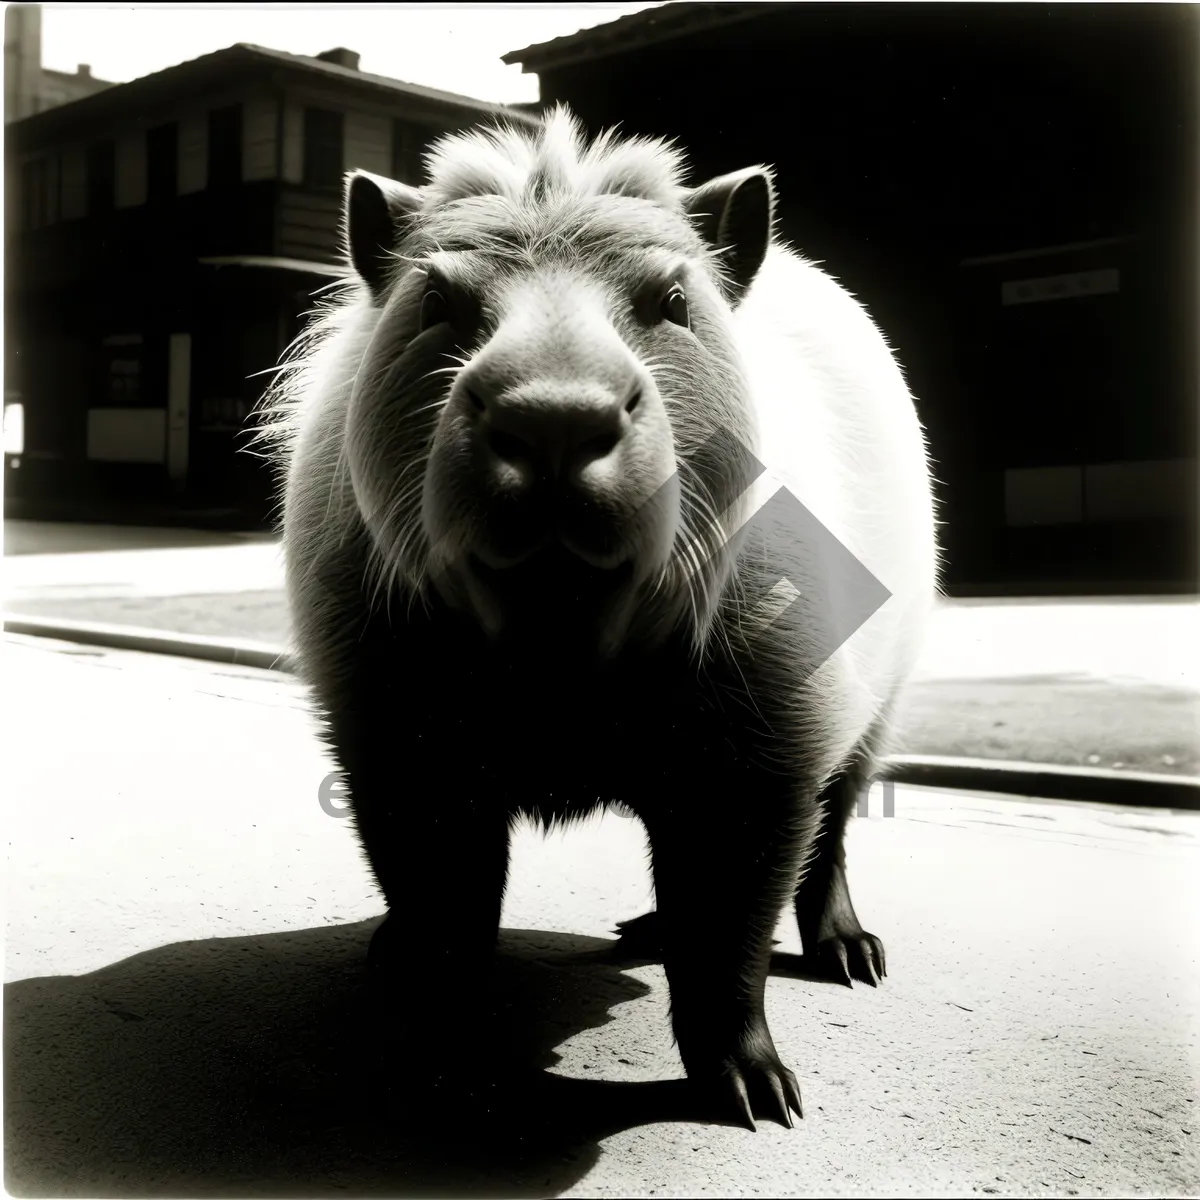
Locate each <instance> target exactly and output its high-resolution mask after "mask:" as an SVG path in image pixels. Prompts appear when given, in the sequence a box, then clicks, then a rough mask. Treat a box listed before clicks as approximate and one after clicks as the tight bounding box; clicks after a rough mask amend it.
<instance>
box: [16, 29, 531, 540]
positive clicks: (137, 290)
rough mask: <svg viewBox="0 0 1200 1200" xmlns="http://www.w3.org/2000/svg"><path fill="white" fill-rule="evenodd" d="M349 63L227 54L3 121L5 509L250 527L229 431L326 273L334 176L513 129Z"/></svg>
mask: <svg viewBox="0 0 1200 1200" xmlns="http://www.w3.org/2000/svg"><path fill="white" fill-rule="evenodd" d="M357 68H358V58H357V55H355V54H353V53H352V52H350V51H347V50H341V49H339V50H335V51H330V52H329V53H328V54H326V55H322V56H319V57H318V58H302V57H299V56H294V55H289V54H284V53H281V52H277V51H272V50H266V49H262V48H260V47H252V46H234V47H231V48H229V49H227V50H222V51H220V52H218V53H216V54H210V55H207V56H205V57H203V58H199V59H196V60H194V61H192V62H188V63H184V64H182V65H180V66H177V67H173V68H171V69H169V70H166V71H162V72H159V73H157V74H155V75H151V76H147V77H145V78H143V79H139V80H135V81H133V82H132V83H128V84H123V85H120V86H117V87H113V88H109V89H107V90H105V91H103V92H101V93H99V94H97V95H94V96H91V97H89V98H87V99H85V100H82V101H79V102H76V103H73V104H69V105H67V106H64V107H60V108H55V109H50V110H48V111H45V112H41V113H38V114H35V115H33V116H30V117H27V118H25V119H24V120H21V121H17V122H15V123H13V124H12V125H10V126H9V128H8V137H7V142H6V171H5V178H6V192H7V195H6V203H7V213H6V220H5V233H6V254H5V289H6V302H5V395H6V410H7V411H6V416H7V417H8V418H10V419H9V420H7V421H6V425H7V426H8V432H9V434H10V438H9V445H7V446H6V450H7V451H8V453H7V454H6V471H5V493H6V503H7V505H8V511H9V512H10V513H12V514H13V515H22V514H23V515H28V516H53V517H57V518H60V519H69V520H79V519H88V518H104V519H110V520H135V521H143V522H153V521H162V520H176V519H178V520H188V521H193V522H197V521H202V522H212V521H224V522H229V523H233V524H243V525H244V524H257V523H261V522H263V521H265V520H266V519H267V518H268V516H269V513H270V511H271V508H272V480H271V477H270V473H269V471H268V470H267V468H266V467H265V466H264V464H263V463H262V462H261V461H260V460H259V459H257V458H255V457H254V456H252V455H250V454H248V453H246V452H245V447H246V446H247V442H248V438H247V434H248V431H249V425H248V417H249V416H250V413H251V411H252V410H253V408H254V407H255V406H256V404H257V403H258V401H259V400H260V399H261V396H262V394H263V390H264V386H265V384H266V382H267V380H266V378H265V376H264V373H267V372H269V371H270V370H271V368H272V367H273V366H274V365H275V364H276V363H277V362H278V360H279V358H280V356H281V354H282V353H283V351H284V350H285V348H286V347H287V346H288V345H289V344H290V342H291V341H292V340H293V338H294V337H295V335H296V334H297V333H298V332H299V331H300V329H301V327H302V322H303V319H304V316H305V314H306V313H307V312H308V311H310V310H311V308H312V305H313V293H314V291H315V290H317V289H319V288H320V287H322V286H323V285H326V284H328V283H330V282H331V281H333V280H336V279H337V278H340V277H341V275H342V269H343V268H342V262H341V246H340V219H341V199H342V187H343V178H344V172H345V171H347V170H349V169H353V168H364V169H367V170H370V171H374V172H377V173H379V174H383V175H391V176H393V177H395V178H400V179H403V180H406V181H409V182H418V181H419V174H420V171H421V154H422V151H423V150H424V148H425V146H426V145H427V144H428V143H429V142H430V141H431V140H432V139H433V138H434V137H436V136H438V135H440V134H442V133H445V132H447V131H450V130H453V129H458V128H462V127H464V126H467V125H470V124H474V123H476V122H477V121H479V120H481V119H484V118H486V117H490V116H494V115H499V114H503V115H505V116H508V117H511V118H512V119H516V120H524V121H528V120H530V118H528V117H526V116H523V115H521V114H515V115H514V114H512V113H511V112H510V111H509V110H507V109H501V108H500V107H499V106H495V105H489V104H486V103H484V102H481V101H475V100H471V99H468V98H466V97H462V96H455V95H451V94H448V93H443V92H438V91H435V90H432V89H428V88H422V87H417V86H415V85H408V84H403V83H400V82H398V81H396V80H391V79H385V78H381V77H378V76H372V75H366V74H363V73H361V72H360V71H359V70H358V69H357ZM17 431H19V436H18V433H17ZM14 443H16V444H14ZM14 451H17V452H16V453H14Z"/></svg>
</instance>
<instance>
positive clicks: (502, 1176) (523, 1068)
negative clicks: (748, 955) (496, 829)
mask: <svg viewBox="0 0 1200 1200" xmlns="http://www.w3.org/2000/svg"><path fill="white" fill-rule="evenodd" d="M377 924H378V922H377V921H366V922H360V923H357V924H354V925H340V926H332V927H324V928H317V929H307V930H302V931H298V932H290V933H276V934H269V935H265V936H261V937H239V938H214V939H210V940H205V941H197V942H181V943H176V944H174V945H169V946H164V947H161V948H159V949H156V950H151V951H147V952H145V953H142V954H138V955H134V956H133V957H131V958H128V959H125V960H123V961H122V962H118V963H114V964H113V965H112V966H109V967H105V968H103V969H101V970H99V971H94V972H92V973H90V974H88V975H80V976H47V977H43V978H35V979H27V980H22V981H20V982H17V983H12V984H8V985H7V986H6V987H5V997H4V1024H5V1031H4V1032H5V1036H4V1041H5V1045H4V1054H5V1060H4V1061H5V1067H4V1072H5V1096H4V1110H5V1168H6V1169H5V1176H6V1179H5V1184H6V1187H7V1189H8V1191H9V1192H10V1193H11V1194H13V1195H17V1196H50V1195H53V1196H72V1195H86V1196H95V1197H102V1196H147V1195H153V1196H176V1195H188V1196H223V1195H235V1194H236V1195H271V1196H294V1195H305V1196H308V1195H329V1194H334V1193H343V1194H344V1193H346V1192H347V1191H349V1192H350V1193H351V1194H353V1193H356V1192H388V1193H392V1194H417V1195H430V1196H432V1195H442V1194H453V1195H456V1196H466V1195H472V1194H475V1195H489V1196H525V1195H538V1196H545V1195H556V1194H559V1193H560V1192H562V1191H564V1190H566V1189H567V1188H569V1187H570V1186H572V1185H573V1184H575V1183H577V1182H578V1181H579V1180H581V1179H582V1178H583V1177H584V1176H586V1174H587V1172H588V1171H589V1170H590V1168H591V1166H592V1165H593V1163H594V1162H595V1161H596V1159H597V1157H598V1156H599V1143H600V1141H601V1140H602V1139H603V1138H605V1137H608V1136H610V1135H611V1134H613V1133H615V1132H617V1131H619V1130H623V1129H628V1128H631V1127H633V1126H636V1125H642V1124H648V1123H653V1122H663V1121H696V1122H701V1123H709V1124H711V1123H714V1122H716V1121H718V1120H719V1117H718V1116H717V1115H716V1114H714V1113H712V1112H711V1111H710V1110H708V1109H707V1108H706V1107H704V1106H701V1105H698V1104H697V1102H696V1100H695V1098H694V1095H693V1093H692V1091H691V1089H689V1087H688V1085H687V1083H686V1082H685V1081H684V1080H682V1079H678V1080H668V1081H662V1082H625V1083H618V1082H607V1081H601V1080H588V1079H573V1078H567V1077H565V1076H562V1075H557V1074H551V1073H549V1072H548V1071H547V1070H546V1068H547V1067H551V1066H553V1065H554V1063H555V1062H556V1061H557V1059H558V1057H559V1056H558V1055H557V1054H555V1053H554V1047H555V1046H556V1045H561V1044H562V1043H564V1042H565V1041H567V1040H568V1039H569V1038H570V1037H572V1036H574V1035H575V1034H577V1033H579V1032H581V1031H584V1030H587V1029H592V1028H597V1027H599V1026H601V1025H604V1024H605V1023H606V1022H608V1021H609V1020H611V1019H612V1016H611V1011H612V1010H613V1009H614V1008H616V1006H618V1005H620V1004H623V1003H625V1002H626V1001H629V1000H635V999H638V998H639V997H641V996H644V995H646V994H647V993H648V991H649V988H648V987H647V985H646V984H644V983H641V982H639V981H638V980H637V979H635V978H633V977H631V976H629V975H627V974H624V973H623V971H622V967H623V966H628V965H630V964H631V963H632V962H635V961H645V956H644V955H639V957H638V958H636V959H635V958H633V957H631V956H630V955H629V954H626V953H623V952H622V950H621V948H620V947H621V943H620V942H619V941H604V940H601V939H595V938H583V937H571V936H565V935H561V934H550V933H537V932H530V931H516V930H506V931H504V932H503V933H502V934H501V942H500V955H499V958H498V965H497V981H496V987H495V990H494V994H495V995H496V996H497V997H501V999H500V1000H499V1001H498V1002H497V1003H495V1004H490V1005H489V1006H488V1010H489V1012H490V1014H491V1016H490V1020H491V1022H492V1024H491V1028H490V1030H489V1036H490V1038H491V1039H493V1040H494V1044H495V1045H496V1046H497V1048H501V1049H502V1053H501V1054H500V1055H498V1057H497V1061H496V1062H480V1063H479V1069H478V1073H477V1074H475V1075H474V1076H473V1077H472V1078H471V1079H469V1080H458V1081H455V1082H451V1083H447V1084H446V1085H445V1087H444V1092H443V1093H442V1094H440V1095H437V1094H434V1095H430V1094H427V1093H424V1092H422V1091H419V1090H417V1088H418V1085H417V1083H416V1081H415V1079H413V1078H410V1077H407V1076H406V1075H405V1074H404V1072H403V1068H402V1067H401V1068H400V1069H396V1068H395V1067H394V1066H393V1067H392V1068H390V1069H389V1070H387V1071H381V1070H379V1069H378V1068H377V1066H376V1064H377V1063H378V1062H379V1058H378V1055H377V1054H373V1050H374V1048H375V1039H374V1037H373V1034H372V1015H371V1013H372V1010H371V1006H370V1003H369V998H368V992H367V989H366V973H365V958H366V951H367V944H368V941H369V939H370V935H371V933H372V932H373V931H374V929H375V928H376V926H377ZM792 957H793V956H781V955H777V956H776V963H775V966H776V968H778V969H781V971H782V973H785V974H789V975H795V974H797V973H799V974H801V975H803V974H804V972H803V971H802V970H801V971H799V972H798V971H797V970H796V969H795V968H796V964H795V963H794V962H793V963H791V964H790V968H791V969H789V963H788V962H787V961H786V960H789V959H791V958H792ZM780 960H784V961H780ZM797 961H802V960H797Z"/></svg>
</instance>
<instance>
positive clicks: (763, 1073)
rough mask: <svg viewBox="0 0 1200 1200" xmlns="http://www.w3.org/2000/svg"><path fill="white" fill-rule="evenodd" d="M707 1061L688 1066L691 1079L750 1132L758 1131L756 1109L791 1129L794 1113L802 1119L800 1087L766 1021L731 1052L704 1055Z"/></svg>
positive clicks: (752, 1029)
mask: <svg viewBox="0 0 1200 1200" xmlns="http://www.w3.org/2000/svg"><path fill="white" fill-rule="evenodd" d="M704 1062H705V1063H706V1064H711V1065H698V1064H695V1063H693V1065H691V1066H689V1067H688V1078H689V1079H693V1080H695V1081H696V1082H697V1083H698V1084H699V1085H700V1086H701V1087H702V1088H704V1089H705V1091H706V1092H708V1093H709V1094H710V1095H712V1096H713V1098H714V1101H715V1103H716V1104H717V1105H718V1106H719V1107H720V1108H723V1109H725V1110H726V1111H727V1112H729V1111H731V1112H732V1113H734V1114H736V1115H737V1117H738V1118H740V1120H741V1121H742V1123H743V1124H744V1125H745V1126H746V1127H747V1128H748V1129H749V1130H750V1131H751V1132H756V1131H757V1129H758V1126H757V1125H756V1124H755V1122H754V1113H755V1111H756V1110H757V1111H758V1112H759V1114H760V1115H769V1116H771V1117H772V1118H773V1119H774V1120H776V1121H778V1122H779V1123H780V1124H781V1125H783V1126H785V1127H786V1128H788V1129H791V1128H793V1122H792V1113H795V1114H796V1116H797V1117H800V1118H803V1116H804V1109H803V1107H802V1105H801V1101H800V1084H799V1083H798V1082H797V1080H796V1076H795V1074H794V1073H793V1072H792V1071H790V1070H789V1069H788V1068H787V1067H785V1066H784V1065H783V1062H782V1061H781V1060H780V1057H779V1054H778V1053H777V1052H776V1050H775V1045H774V1042H773V1041H772V1040H771V1034H770V1031H769V1030H768V1029H767V1025H766V1021H765V1020H763V1019H760V1020H758V1021H756V1022H754V1024H753V1026H752V1028H751V1030H750V1032H748V1033H746V1034H745V1035H744V1036H742V1037H741V1038H739V1039H738V1045H737V1047H736V1048H735V1049H733V1050H732V1051H731V1052H729V1053H726V1054H724V1055H719V1056H713V1057H711V1058H709V1057H708V1056H705V1060H704Z"/></svg>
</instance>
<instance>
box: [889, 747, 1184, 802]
mask: <svg viewBox="0 0 1200 1200" xmlns="http://www.w3.org/2000/svg"><path fill="white" fill-rule="evenodd" d="M886 764H887V765H886V767H885V774H886V777H887V778H888V779H891V780H893V781H895V782H896V783H906V784H910V785H912V786H916V787H936V788H948V789H950V790H952V791H961V792H994V793H998V794H1000V795H1005V796H1022V797H1025V798H1027V799H1031V800H1037V799H1041V800H1077V801H1083V802H1086V803H1089V804H1119V805H1121V806H1122V807H1124V808H1178V809H1187V810H1190V811H1193V812H1194V811H1197V810H1200V778H1198V777H1197V776H1195V775H1158V774H1152V773H1149V772H1145V771H1113V770H1109V769H1106V768H1102V767H1065V766H1058V765H1057V764H1054V763H1028V762H1008V761H1003V760H999V759H990V758H949V757H946V758H943V757H941V756H938V755H903V754H900V755H894V756H893V757H891V758H889V759H887V760H886Z"/></svg>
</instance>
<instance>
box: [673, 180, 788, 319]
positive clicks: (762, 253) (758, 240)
mask: <svg viewBox="0 0 1200 1200" xmlns="http://www.w3.org/2000/svg"><path fill="white" fill-rule="evenodd" d="M684 207H685V208H686V210H687V213H688V215H689V216H690V217H691V218H692V220H693V221H694V222H695V224H696V227H697V229H698V230H699V232H700V236H701V237H703V238H704V240H705V242H707V243H708V245H709V246H711V247H713V248H715V249H718V250H722V251H724V253H723V255H722V260H723V261H724V263H725V266H726V270H727V276H728V279H729V284H730V290H731V291H732V293H733V294H732V296H731V297H730V299H731V300H732V302H733V303H734V304H736V303H737V302H738V301H739V300H740V299H741V298H742V296H743V295H744V294H745V291H746V289H747V288H748V287H749V286H750V284H751V283H753V282H754V277H755V275H757V274H758V270H759V268H760V267H761V266H762V265H763V259H764V258H766V256H767V247H768V246H769V245H770V243H771V228H772V224H773V222H774V219H775V184H774V181H773V179H772V177H771V172H770V171H769V170H768V169H767V168H766V167H747V168H746V169H745V170H743V171H734V172H733V173H732V174H729V175H719V176H717V178H716V179H710V180H709V181H708V182H707V183H704V184H701V185H700V186H699V187H698V188H694V189H692V191H691V192H690V193H689V194H688V197H687V199H686V201H685V202H684Z"/></svg>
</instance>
